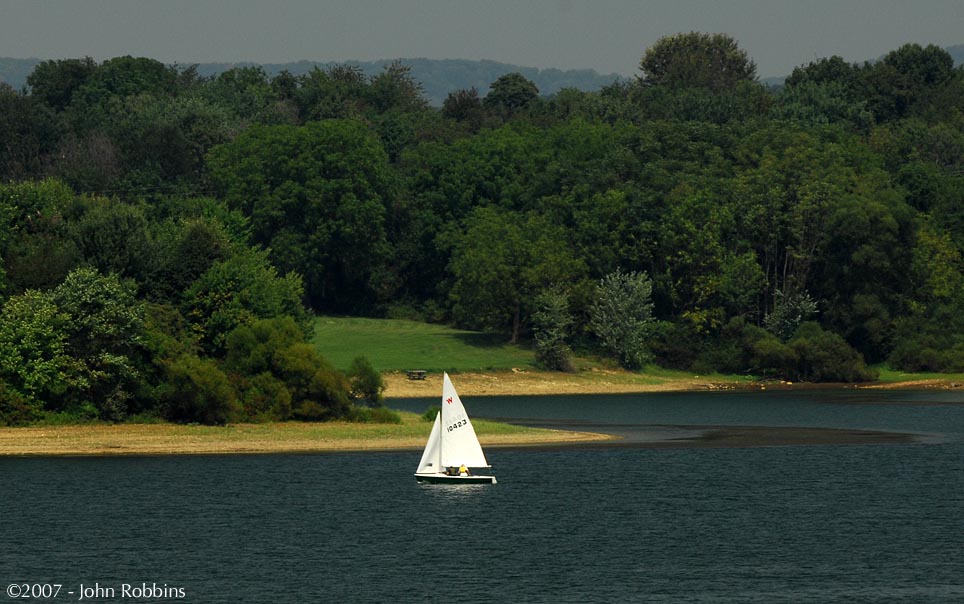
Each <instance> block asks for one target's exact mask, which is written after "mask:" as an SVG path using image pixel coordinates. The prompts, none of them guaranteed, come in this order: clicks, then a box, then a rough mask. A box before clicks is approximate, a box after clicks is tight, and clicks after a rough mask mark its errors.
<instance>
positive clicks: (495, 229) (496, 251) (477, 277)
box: [449, 208, 584, 343]
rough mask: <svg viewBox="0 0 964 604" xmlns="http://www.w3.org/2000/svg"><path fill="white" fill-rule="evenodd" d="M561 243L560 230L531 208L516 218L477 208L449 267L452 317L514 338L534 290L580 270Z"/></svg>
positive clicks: (528, 311) (574, 275)
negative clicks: (502, 331)
mask: <svg viewBox="0 0 964 604" xmlns="http://www.w3.org/2000/svg"><path fill="white" fill-rule="evenodd" d="M565 241H566V234H565V232H564V230H563V229H561V228H559V227H558V226H556V225H554V224H552V223H551V222H550V221H549V220H547V219H546V218H545V217H544V216H542V215H539V214H536V213H534V212H532V213H528V214H526V215H525V216H524V217H522V219H521V220H520V219H519V217H517V216H516V215H513V214H510V213H507V212H502V211H499V210H496V209H494V208H478V209H477V210H476V211H475V212H473V213H472V215H471V216H470V217H469V219H468V221H467V228H466V231H465V234H464V235H463V236H462V237H461V238H460V239H459V243H458V244H457V245H456V248H455V250H454V252H453V255H452V261H451V263H450V265H449V270H450V271H451V273H452V275H453V277H454V283H453V286H452V291H451V293H450V296H451V299H452V301H453V314H454V315H455V318H456V319H457V320H458V321H459V322H460V323H461V324H463V325H466V326H469V327H476V328H479V327H481V328H488V329H495V330H500V331H501V330H506V331H509V332H510V333H511V334H512V336H511V340H510V341H511V342H512V343H515V342H517V341H518V338H519V334H520V332H521V329H522V323H523V321H524V320H526V319H527V318H528V317H529V315H530V314H531V312H532V310H533V300H534V298H535V296H536V295H537V294H538V292H539V291H541V290H542V289H544V288H546V287H549V286H552V285H555V284H560V283H566V282H571V281H573V280H576V279H579V278H580V277H581V276H582V273H583V272H584V267H583V265H582V263H581V262H579V261H578V260H577V259H575V258H574V255H573V254H572V253H571V251H569V250H568V249H567V246H566V244H565Z"/></svg>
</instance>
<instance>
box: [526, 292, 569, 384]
mask: <svg viewBox="0 0 964 604" xmlns="http://www.w3.org/2000/svg"><path fill="white" fill-rule="evenodd" d="M535 305H536V308H535V311H534V312H533V313H532V325H533V329H532V331H533V335H534V336H535V341H536V362H537V363H539V364H541V365H542V366H543V367H545V368H546V369H552V370H554V371H572V370H573V366H572V351H571V350H570V349H569V346H568V344H566V339H567V338H568V337H569V330H570V329H571V328H572V324H573V322H574V319H573V316H572V314H571V313H570V312H569V296H568V295H566V294H565V293H564V292H562V291H560V290H558V289H548V290H545V291H543V292H542V293H540V294H539V296H538V297H537V298H536V301H535Z"/></svg>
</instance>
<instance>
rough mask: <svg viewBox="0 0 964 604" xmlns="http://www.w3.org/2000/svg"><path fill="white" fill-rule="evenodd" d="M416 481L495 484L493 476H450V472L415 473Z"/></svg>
mask: <svg viewBox="0 0 964 604" xmlns="http://www.w3.org/2000/svg"><path fill="white" fill-rule="evenodd" d="M415 480H416V482H426V483H430V484H496V482H498V481H497V480H496V479H495V476H489V475H468V476H462V475H459V476H452V475H450V474H415Z"/></svg>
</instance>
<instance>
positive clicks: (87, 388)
mask: <svg viewBox="0 0 964 604" xmlns="http://www.w3.org/2000/svg"><path fill="white" fill-rule="evenodd" d="M52 302H53V303H54V304H56V305H57V307H58V309H59V310H60V312H62V313H64V315H65V316H66V317H67V321H66V323H64V324H63V325H62V326H61V331H62V333H63V334H64V336H66V342H65V344H66V347H65V351H66V352H67V354H69V355H70V357H71V358H72V359H73V361H74V363H76V366H77V369H78V372H79V376H78V378H76V379H77V380H78V381H80V382H82V383H83V384H84V386H83V387H80V388H76V387H75V388H72V389H70V390H69V391H66V392H64V393H63V396H62V400H63V401H64V406H66V407H67V408H71V407H79V406H83V405H85V404H90V405H92V406H93V407H94V408H96V409H97V412H98V414H99V415H100V417H101V418H102V419H108V420H119V419H123V418H124V417H125V416H126V415H127V414H128V412H129V411H130V408H129V403H130V402H131V399H132V397H133V396H134V393H135V392H136V391H137V389H138V388H140V385H141V374H140V371H139V369H138V367H137V365H138V359H139V358H140V356H141V351H142V347H143V334H144V307H143V304H142V303H141V302H139V301H138V300H137V298H136V295H135V291H134V288H133V286H132V285H131V284H130V283H125V282H122V281H121V280H120V279H119V278H118V277H117V276H116V275H114V274H110V275H106V276H105V275H102V274H100V273H98V272H97V271H96V270H94V269H77V270H75V271H72V272H71V273H70V274H69V275H67V278H66V279H65V280H64V282H63V283H61V284H60V285H58V286H57V287H56V288H55V289H54V290H53V292H52Z"/></svg>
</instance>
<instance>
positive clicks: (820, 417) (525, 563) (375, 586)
mask: <svg viewBox="0 0 964 604" xmlns="http://www.w3.org/2000/svg"><path fill="white" fill-rule="evenodd" d="M855 396H856V395H855V394H854V393H852V392H837V393H826V392H821V393H816V394H806V393H805V394H796V393H793V394H788V395H784V394H780V395H774V396H768V397H760V396H752V395H745V394H739V395H734V394H723V395H712V394H711V395H658V396H656V395H650V396H646V397H639V396H634V397H629V396H622V397H580V398H571V397H570V398H565V397H552V398H542V399H526V400H523V399H518V398H513V399H476V400H470V399H467V400H466V401H465V402H466V405H467V407H468V408H469V412H470V413H472V414H473V415H474V416H477V417H478V416H486V415H489V416H498V417H517V418H529V419H547V420H559V419H573V420H591V421H596V422H603V423H605V422H611V423H613V424H619V425H622V426H627V425H629V426H634V425H638V426H642V427H643V428H645V426H646V425H648V424H674V423H677V424H700V423H705V424H717V425H718V424H734V425H806V426H815V427H847V428H870V429H885V430H901V431H913V432H918V433H922V434H926V435H927V443H928V444H913V445H864V446H813V447H810V446H797V447H761V448H743V449H638V448H599V449H593V448H589V449H571V450H541V451H521V450H500V449H494V450H491V451H490V452H489V455H488V456H489V460H490V462H491V463H492V464H493V465H494V466H495V471H496V473H497V475H498V477H499V484H497V485H494V486H483V487H456V488H452V487H440V486H421V485H417V484H416V483H415V481H414V478H413V477H412V472H413V471H414V468H415V465H416V464H417V462H418V457H419V455H420V452H408V453H374V454H337V455H270V456H232V457H216V456H215V457H143V458H126V459H125V458H115V459H111V458H100V459H90V458H52V459H4V460H0V476H2V477H3V486H2V493H0V545H2V548H0V582H2V586H3V587H6V586H7V585H8V584H10V583H60V584H63V585H64V587H63V588H62V589H63V591H62V593H61V595H60V596H59V597H58V598H57V599H58V600H62V601H76V600H77V598H78V596H79V594H78V593H77V592H78V589H79V585H80V584H84V585H85V586H91V585H94V584H95V583H96V584H98V585H99V586H101V587H111V588H114V589H116V594H117V595H118V596H119V595H120V593H121V592H120V589H121V586H122V585H123V584H125V583H126V584H131V585H135V586H138V587H139V586H141V585H142V584H143V583H146V584H147V585H148V586H152V585H154V584H156V585H157V586H158V587H159V588H160V587H163V586H164V585H165V584H166V585H167V586H168V587H169V588H173V587H178V588H182V589H183V590H184V592H185V597H184V598H181V599H163V598H140V599H132V598H126V599H122V598H120V597H116V598H114V599H111V598H106V597H101V598H96V597H95V598H93V599H88V600H85V601H91V602H96V601H99V602H114V601H117V602H120V601H127V602H131V601H143V602H148V601H149V602H161V601H189V602H714V603H718V602H733V603H738V602H739V603H756V602H759V603H775V602H813V603H829V602H841V603H842V602H848V603H849V602H875V603H876V602H886V603H890V602H907V603H911V602H913V603H918V602H935V603H938V602H941V603H943V602H946V603H952V602H953V603H959V602H962V601H964V520H962V511H964V407H961V406H955V405H952V404H947V403H953V402H956V398H955V397H956V396H959V395H953V394H947V393H933V394H928V393H921V394H918V393H911V394H908V393H901V394H889V393H885V394H883V395H875V396H877V397H878V398H876V399H874V400H864V399H859V400H858V399H855V398H854V397H855ZM859 396H860V397H864V398H866V395H864V394H860V395H859ZM910 399H913V401H911V400H910ZM922 400H923V402H928V403H932V404H928V405H922V406H911V405H905V404H901V403H906V402H922ZM877 403H885V404H877ZM409 405H410V406H419V405H422V403H420V402H419V403H410V404H409ZM68 589H70V590H72V591H74V592H75V594H74V595H72V596H70V595H66V594H65V593H64V592H65V591H66V590H68ZM3 597H4V596H0V600H2V599H3ZM7 599H8V600H9V601H11V602H12V601H14V600H13V599H10V598H7Z"/></svg>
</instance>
